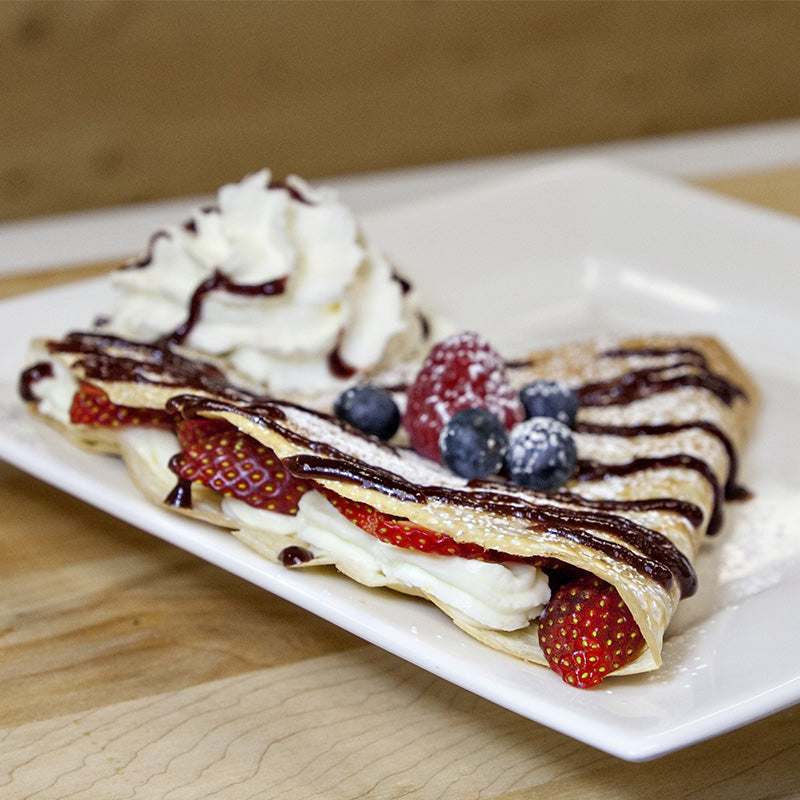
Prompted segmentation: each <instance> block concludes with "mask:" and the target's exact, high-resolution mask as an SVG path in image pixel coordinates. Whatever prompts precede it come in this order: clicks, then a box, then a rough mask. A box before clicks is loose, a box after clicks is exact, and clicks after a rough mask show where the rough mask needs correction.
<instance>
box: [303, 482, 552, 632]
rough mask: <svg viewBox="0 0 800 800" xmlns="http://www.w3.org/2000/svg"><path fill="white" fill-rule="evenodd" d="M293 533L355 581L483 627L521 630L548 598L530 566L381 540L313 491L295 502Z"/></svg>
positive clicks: (541, 575)
mask: <svg viewBox="0 0 800 800" xmlns="http://www.w3.org/2000/svg"><path fill="white" fill-rule="evenodd" d="M298 535H299V537H300V538H301V539H302V540H303V541H304V542H306V543H307V544H308V545H309V546H310V548H311V549H312V550H313V551H314V553H315V554H316V553H319V554H320V555H324V556H325V557H328V558H330V560H331V561H333V562H335V564H336V566H337V568H338V569H339V570H340V571H341V572H343V573H344V574H345V575H347V576H349V577H351V578H353V579H354V580H356V581H358V582H359V583H362V584H365V585H366V586H391V587H395V588H402V589H404V590H406V591H410V592H412V593H414V594H419V593H422V594H424V595H426V596H428V597H430V598H432V599H434V600H438V601H440V602H441V603H443V604H445V605H446V606H448V607H449V609H450V610H452V611H454V612H456V613H458V614H460V615H463V617H464V618H465V619H466V620H468V621H470V622H471V623H472V624H477V625H481V626H483V627H486V628H492V629H497V630H506V631H509V630H516V629H518V628H523V627H525V626H526V625H527V624H528V622H529V620H531V619H533V618H535V617H537V616H539V614H540V613H541V611H542V609H543V608H544V605H545V604H546V603H547V601H548V600H549V599H550V588H549V586H548V582H547V577H546V576H545V574H544V573H543V572H542V571H541V570H539V569H537V568H536V567H532V566H529V565H526V564H511V563H509V564H490V563H487V562H483V561H475V560H472V559H465V558H458V557H455V556H442V555H438V554H434V553H421V552H418V551H416V550H408V549H406V548H402V547H396V546H394V545H390V544H386V543H385V542H381V541H380V540H379V539H376V538H375V537H374V536H370V535H369V534H368V533H365V532H364V531H362V530H361V529H360V528H358V527H357V526H356V525H353V523H351V522H350V521H349V520H347V519H346V518H345V517H343V516H342V515H341V514H340V513H339V512H338V511H336V509H335V508H334V507H333V506H332V505H331V504H330V503H329V502H328V501H327V500H325V498H324V497H322V496H321V495H320V494H318V493H317V492H309V493H308V494H306V495H304V496H303V498H302V499H301V500H300V511H299V513H298Z"/></svg>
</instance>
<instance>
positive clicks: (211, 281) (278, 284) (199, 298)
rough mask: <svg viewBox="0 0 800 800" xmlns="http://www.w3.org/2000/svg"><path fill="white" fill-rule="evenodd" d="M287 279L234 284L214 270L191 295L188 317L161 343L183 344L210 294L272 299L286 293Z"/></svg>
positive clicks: (284, 277)
mask: <svg viewBox="0 0 800 800" xmlns="http://www.w3.org/2000/svg"><path fill="white" fill-rule="evenodd" d="M286 280H287V277H286V276H285V275H284V276H282V277H280V278H275V279H274V280H271V281H266V282H265V283H253V284H242V283H235V282H234V281H232V280H231V279H230V278H229V277H228V276H227V275H225V274H224V273H223V272H221V271H220V270H215V271H214V273H213V274H212V275H211V277H210V278H207V279H206V280H204V281H203V282H202V283H201V284H200V285H199V286H198V287H197V288H196V289H195V290H194V293H193V294H192V297H191V300H190V301H189V315H188V316H187V317H186V320H185V321H184V322H183V323H181V324H180V325H179V326H178V327H177V328H175V330H174V331H172V333H168V334H167V335H166V336H164V337H163V339H162V341H163V342H165V343H168V342H178V343H181V342H184V341H185V340H186V337H187V336H189V334H190V333H191V332H192V329H193V328H194V326H195V325H197V322H198V320H199V319H200V315H201V314H202V310H203V302H204V301H205V299H206V296H207V295H209V294H211V292H227V293H228V294H233V295H240V296H244V297H274V296H275V295H279V294H283V293H284V292H285V291H286Z"/></svg>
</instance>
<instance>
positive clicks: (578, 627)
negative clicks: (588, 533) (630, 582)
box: [539, 573, 644, 689]
mask: <svg viewBox="0 0 800 800" xmlns="http://www.w3.org/2000/svg"><path fill="white" fill-rule="evenodd" d="M539 644H540V645H541V647H542V651H543V652H544V655H545V658H546V659H547V662H548V664H549V665H550V668H551V669H552V670H554V671H555V672H557V673H558V674H559V675H560V676H561V678H562V680H563V681H565V682H566V683H568V684H570V685H571V686H577V687H579V688H581V689H588V688H590V687H592V686H596V685H597V684H599V683H600V682H601V681H602V680H603V678H605V677H606V676H607V675H609V674H610V673H612V672H614V671H615V670H618V669H620V668H621V667H623V666H625V664H628V663H630V662H631V661H633V660H634V659H635V658H636V656H638V655H639V653H640V652H641V650H642V647H643V646H644V640H643V638H642V634H641V631H640V630H639V626H638V625H637V624H636V621H635V620H634V619H633V615H632V614H631V612H630V609H629V608H628V607H627V605H625V603H624V601H623V600H622V598H621V597H620V596H619V592H618V591H617V590H616V589H615V588H614V587H613V586H611V585H610V584H608V583H606V582H605V581H602V580H600V578H597V577H595V576H594V575H592V574H590V573H586V574H584V575H582V576H581V577H579V578H577V579H574V580H572V581H570V582H568V583H566V584H564V585H563V586H561V587H560V588H559V589H557V590H556V591H555V592H554V593H553V595H552V596H551V598H550V602H549V603H548V604H547V606H546V607H545V610H544V611H543V612H542V615H541V617H540V618H539Z"/></svg>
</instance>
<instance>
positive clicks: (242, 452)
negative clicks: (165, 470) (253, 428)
mask: <svg viewBox="0 0 800 800" xmlns="http://www.w3.org/2000/svg"><path fill="white" fill-rule="evenodd" d="M177 432H178V441H179V443H180V444H181V452H180V453H179V454H178V455H176V456H175V457H174V458H173V459H172V460H171V461H170V469H172V471H173V472H174V473H175V474H176V475H177V476H178V477H179V478H182V479H184V480H187V481H192V482H195V481H196V482H199V483H202V484H203V485H204V486H207V487H208V488H209V489H213V490H214V491H216V492H220V493H221V494H223V495H225V496H226V497H235V498H237V499H238V500H242V501H243V502H245V503H247V504H248V505H250V506H252V507H253V508H259V509H264V510H267V511H274V512H275V513H278V514H296V513H297V504H298V503H299V502H300V498H301V497H302V495H303V493H304V492H306V491H307V490H308V489H309V488H310V484H309V483H308V482H307V481H304V480H300V479H298V478H295V477H294V476H293V475H291V473H290V472H289V471H288V470H287V469H286V468H285V467H284V466H283V464H281V462H280V460H279V459H278V457H277V456H276V455H275V453H274V452H273V451H272V450H270V449H269V448H268V447H265V446H264V445H263V444H261V443H260V442H257V441H256V440H255V439H253V438H252V437H250V436H247V435H246V434H244V433H242V432H241V431H239V430H237V429H236V428H235V427H234V426H233V425H230V424H228V423H227V422H220V421H210V420H181V421H180V422H178V424H177Z"/></svg>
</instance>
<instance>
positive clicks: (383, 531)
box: [316, 486, 568, 573]
mask: <svg viewBox="0 0 800 800" xmlns="http://www.w3.org/2000/svg"><path fill="white" fill-rule="evenodd" d="M316 488H317V491H319V492H320V493H321V494H323V495H324V496H325V497H326V499H327V500H328V502H329V503H330V504H331V505H332V506H333V507H334V508H335V509H336V510H337V511H338V512H339V513H340V514H342V516H344V517H345V518H346V519H348V520H349V521H350V522H352V523H353V524H354V525H355V526H356V527H358V528H360V529H361V530H362V531H364V532H365V533H368V534H370V536H374V537H375V538H376V539H380V541H382V542H385V543H386V544H391V545H394V546H395V547H403V548H406V549H407V550H418V551H419V552H421V553H435V554H436V555H440V556H457V557H458V558H468V559H473V560H477V561H488V562H491V563H493V564H499V563H503V562H514V563H518V564H519V563H522V564H529V565H530V566H533V567H540V568H542V569H547V570H553V571H558V572H559V573H560V572H562V571H567V570H568V565H567V564H565V563H564V562H561V561H558V560H557V559H554V558H546V557H539V556H517V555H512V554H510V553H503V552H501V551H500V550H487V549H485V548H484V547H481V545H479V544H474V543H472V542H457V541H456V540H455V539H453V538H452V537H450V536H448V535H447V534H444V533H436V532H435V531H432V530H430V529H428V528H423V527H421V526H420V525H416V524H415V523H413V522H411V520H409V519H406V518H405V517H393V516H391V515H389V514H384V513H383V512H382V511H378V510H377V509H376V508H373V507H372V506H370V505H367V504H366V503H360V502H358V501H357V500H350V499H349V498H347V497H342V496H341V495H338V494H335V493H334V492H331V491H329V490H328V489H323V488H322V487H319V486H317V487H316Z"/></svg>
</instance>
